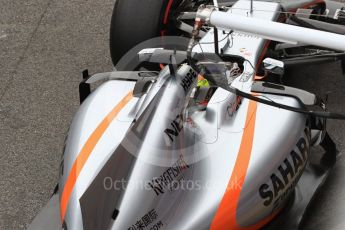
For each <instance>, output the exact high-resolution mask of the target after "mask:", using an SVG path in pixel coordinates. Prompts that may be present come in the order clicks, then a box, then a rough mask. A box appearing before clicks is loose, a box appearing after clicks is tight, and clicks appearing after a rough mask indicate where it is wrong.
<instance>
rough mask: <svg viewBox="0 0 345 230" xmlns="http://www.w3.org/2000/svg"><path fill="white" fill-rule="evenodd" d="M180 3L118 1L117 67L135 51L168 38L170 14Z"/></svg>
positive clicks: (114, 28)
mask: <svg viewBox="0 0 345 230" xmlns="http://www.w3.org/2000/svg"><path fill="white" fill-rule="evenodd" d="M179 2H180V0H117V1H116V3H115V7H114V10H113V15H112V19H111V26H110V54H111V58H112V61H113V64H114V65H116V63H117V62H118V61H119V60H120V58H121V57H122V56H123V55H124V54H125V53H127V51H128V50H130V49H131V48H132V47H134V46H136V45H137V44H139V43H141V42H143V41H146V40H148V39H150V38H154V37H157V36H160V35H168V34H169V33H170V31H169V20H168V19H169V14H170V13H171V12H172V11H173V8H175V7H176V6H177V5H178V4H179Z"/></svg>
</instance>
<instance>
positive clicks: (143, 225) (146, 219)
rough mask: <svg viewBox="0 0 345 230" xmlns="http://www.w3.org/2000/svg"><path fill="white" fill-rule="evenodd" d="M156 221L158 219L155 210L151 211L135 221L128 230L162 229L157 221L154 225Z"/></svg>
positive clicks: (161, 225) (160, 222)
mask: <svg viewBox="0 0 345 230" xmlns="http://www.w3.org/2000/svg"><path fill="white" fill-rule="evenodd" d="M157 219H158V214H157V212H156V210H155V209H152V210H151V211H149V212H148V213H146V214H145V215H144V216H143V217H142V218H140V219H139V220H137V221H136V222H135V224H133V225H132V226H130V227H129V228H128V230H143V229H149V230H158V229H160V228H162V227H163V222H162V221H158V222H156V223H155V221H156V220H157ZM154 223H155V224H154Z"/></svg>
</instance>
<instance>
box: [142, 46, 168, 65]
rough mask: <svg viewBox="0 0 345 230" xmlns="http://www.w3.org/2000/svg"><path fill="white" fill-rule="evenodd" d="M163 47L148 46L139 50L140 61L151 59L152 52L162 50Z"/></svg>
mask: <svg viewBox="0 0 345 230" xmlns="http://www.w3.org/2000/svg"><path fill="white" fill-rule="evenodd" d="M162 49H163V48H147V49H143V50H141V51H139V53H138V60H139V62H144V61H148V60H150V58H151V56H152V54H153V53H154V52H155V51H156V50H162Z"/></svg>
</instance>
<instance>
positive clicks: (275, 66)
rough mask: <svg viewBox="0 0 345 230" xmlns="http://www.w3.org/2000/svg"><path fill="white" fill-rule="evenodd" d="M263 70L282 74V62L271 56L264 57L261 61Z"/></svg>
mask: <svg viewBox="0 0 345 230" xmlns="http://www.w3.org/2000/svg"><path fill="white" fill-rule="evenodd" d="M263 64H264V69H265V71H267V72H269V73H273V74H277V75H283V74H284V62H282V61H278V60H276V59H273V58H265V59H264V61H263Z"/></svg>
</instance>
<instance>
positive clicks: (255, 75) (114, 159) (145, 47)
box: [29, 0, 345, 230]
mask: <svg viewBox="0 0 345 230" xmlns="http://www.w3.org/2000/svg"><path fill="white" fill-rule="evenodd" d="M344 9H345V5H343V4H341V3H337V2H334V1H323V0H321V1H320V0H317V1H311V0H293V1H288V0H286V1H284V0H279V1H274V0H271V1H268V0H265V1H246V0H239V1H219V2H218V1H217V0H215V1H212V2H211V1H208V0H200V1H199V0H167V1H162V0H140V1H139V0H138V1H136V0H117V1H116V5H115V8H114V14H113V18H112V24H111V38H110V49H111V56H112V60H113V63H114V65H115V67H116V70H115V71H113V72H109V73H100V74H94V75H89V73H88V71H84V72H83V77H84V79H83V81H82V82H81V83H80V87H79V91H80V100H81V103H82V104H81V106H80V109H79V111H78V112H77V114H76V116H75V118H74V120H73V122H72V125H71V127H70V129H69V133H68V136H67V138H66V142H65V149H64V154H63V157H62V162H61V175H60V180H59V183H58V186H57V187H56V189H55V191H54V194H53V195H52V198H51V200H50V201H49V202H48V204H47V206H46V207H45V208H44V209H43V211H42V212H41V213H40V214H39V215H38V216H37V217H36V218H35V219H34V221H33V222H32V224H31V225H30V227H29V229H61V228H63V229H68V230H71V229H86V230H89V229H120V230H122V229H128V230H142V229H147V230H149V229H154V230H156V229H179V230H180V229H212V230H213V229H217V230H218V229H229V230H234V229H236V230H238V229H261V228H263V229H298V228H299V227H300V224H301V222H302V220H303V216H304V214H305V212H306V210H307V208H308V206H309V204H310V201H311V200H312V198H313V197H314V195H315V193H316V192H317V191H318V190H319V189H320V188H321V185H322V184H323V182H324V181H325V180H326V178H327V176H328V174H329V172H330V170H331V169H332V167H333V165H334V164H335V162H336V155H337V150H336V146H335V144H334V142H333V141H332V139H331V137H330V136H329V135H328V133H327V131H326V121H327V119H342V120H345V115H343V114H338V113H333V112H330V111H328V110H327V99H326V98H322V97H320V96H317V95H315V94H313V93H311V92H307V91H305V90H302V89H298V88H296V87H294V86H286V85H284V84H283V82H284V79H286V78H288V76H286V75H285V74H284V73H285V71H284V70H286V69H288V68H290V67H291V66H298V65H300V66H301V67H303V65H306V64H308V63H322V62H334V61H340V62H342V64H343V67H344V68H345V59H344V58H345V53H344V52H345V39H344V38H345V37H344V34H345V17H344V16H345V10H344ZM157 36H160V37H158V38H154V37H157ZM170 36H173V37H170ZM152 38H153V39H152ZM147 39H150V40H148V41H146V40H147ZM133 47H134V48H133ZM96 82H102V84H100V86H99V87H97V89H95V90H94V91H93V92H91V87H90V85H91V84H94V83H96ZM317 145H321V146H322V147H323V149H324V150H325V153H323V154H322V155H319V156H316V154H314V153H313V152H311V148H312V146H317ZM314 155H315V156H314Z"/></svg>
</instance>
